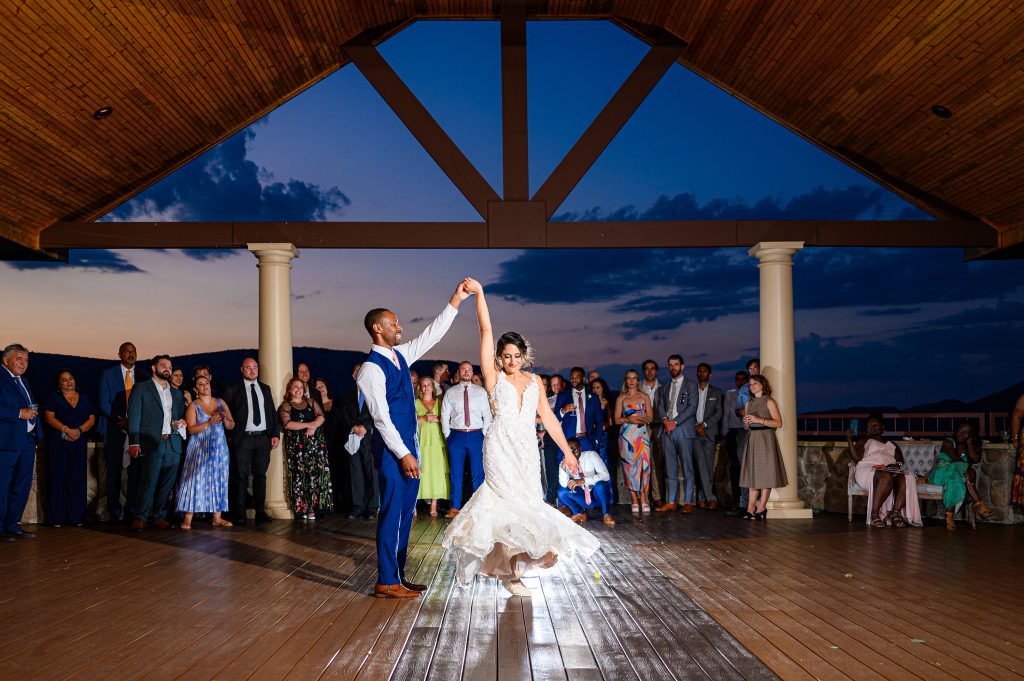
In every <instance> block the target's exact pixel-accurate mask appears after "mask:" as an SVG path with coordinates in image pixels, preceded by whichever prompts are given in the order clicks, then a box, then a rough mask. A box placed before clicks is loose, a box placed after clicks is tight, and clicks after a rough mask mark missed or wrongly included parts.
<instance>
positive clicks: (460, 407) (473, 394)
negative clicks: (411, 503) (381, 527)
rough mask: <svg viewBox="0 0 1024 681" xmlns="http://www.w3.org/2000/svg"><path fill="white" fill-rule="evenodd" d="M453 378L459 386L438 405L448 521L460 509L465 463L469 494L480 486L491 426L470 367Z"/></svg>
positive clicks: (483, 396)
mask: <svg viewBox="0 0 1024 681" xmlns="http://www.w3.org/2000/svg"><path fill="white" fill-rule="evenodd" d="M456 375H457V376H458V378H459V384H458V385H457V386H455V387H454V388H451V389H450V390H449V391H448V392H447V393H445V395H444V399H443V400H442V404H441V430H442V432H443V433H444V437H445V440H446V442H447V445H448V470H449V473H450V476H451V487H450V495H451V500H452V507H451V509H450V510H449V511H448V515H447V516H446V517H448V518H454V517H455V516H456V515H458V513H459V509H461V508H462V501H463V499H462V493H463V486H464V485H465V477H466V464H467V462H468V464H469V470H470V479H471V482H472V485H473V491H474V492H476V490H477V488H478V487H480V485H482V484H483V482H484V459H483V456H484V435H485V434H486V433H487V428H488V427H489V426H490V425H491V405H490V401H489V400H488V397H487V391H486V390H485V389H484V388H482V387H480V386H478V385H473V382H472V379H473V365H472V364H470V363H469V362H462V363H461V364H459V368H458V371H457V373H456ZM421 484H422V483H421Z"/></svg>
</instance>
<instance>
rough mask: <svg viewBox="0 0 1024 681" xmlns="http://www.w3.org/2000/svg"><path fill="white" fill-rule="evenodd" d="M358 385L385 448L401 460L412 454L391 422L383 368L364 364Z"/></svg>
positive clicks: (360, 370)
mask: <svg viewBox="0 0 1024 681" xmlns="http://www.w3.org/2000/svg"><path fill="white" fill-rule="evenodd" d="M356 385H358V386H359V389H360V390H362V391H363V397H364V398H365V399H366V406H367V407H368V408H369V410H370V416H372V417H373V425H374V426H376V428H377V432H378V433H380V436H381V438H382V439H383V440H384V446H385V447H387V448H388V450H389V451H390V452H391V453H392V454H394V455H395V458H396V459H401V458H402V457H404V456H405V455H406V454H411V452H410V451H409V448H408V447H406V446H405V443H404V442H402V436H401V435H400V434H399V433H398V429H397V428H395V424H394V423H392V422H391V409H389V408H388V396H387V379H386V378H385V377H384V372H383V371H381V368H380V367H379V366H377V365H376V364H373V363H371V362H364V363H363V366H362V368H360V369H359V377H358V378H357V379H356Z"/></svg>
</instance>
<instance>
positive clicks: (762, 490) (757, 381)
mask: <svg viewBox="0 0 1024 681" xmlns="http://www.w3.org/2000/svg"><path fill="white" fill-rule="evenodd" d="M747 385H749V386H750V401H748V402H747V404H746V406H745V407H744V408H743V425H744V426H745V427H746V428H747V429H748V430H749V433H748V434H747V446H746V449H745V450H744V452H743V466H742V468H741V469H740V485H742V486H743V487H746V488H748V489H749V494H750V498H749V500H748V501H747V512H746V514H745V515H744V516H743V517H744V518H746V519H747V520H764V519H765V518H766V517H767V514H768V511H767V507H768V495H769V494H771V491H772V489H774V488H776V487H785V486H786V485H788V484H789V478H788V477H786V467H785V464H784V463H783V462H782V453H781V452H780V451H779V441H778V438H776V437H775V431H776V430H778V429H779V428H781V427H782V415H781V414H780V413H779V405H778V404H776V403H775V400H773V399H772V387H771V385H770V384H769V383H768V379H767V378H765V377H764V376H761V375H759V374H757V375H753V376H751V377H750V382H749V383H748V384H747Z"/></svg>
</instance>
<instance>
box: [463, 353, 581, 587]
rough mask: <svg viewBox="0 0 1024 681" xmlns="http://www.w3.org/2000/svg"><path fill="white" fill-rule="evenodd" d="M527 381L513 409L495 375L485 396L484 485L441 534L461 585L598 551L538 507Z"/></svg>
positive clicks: (511, 390) (512, 396) (508, 386)
mask: <svg viewBox="0 0 1024 681" xmlns="http://www.w3.org/2000/svg"><path fill="white" fill-rule="evenodd" d="M531 378H532V380H531V381H530V384H529V385H528V386H527V387H526V389H525V390H524V391H523V401H522V405H519V404H518V395H517V393H516V388H515V386H514V385H513V384H512V383H511V382H510V381H509V380H507V379H506V378H505V374H504V372H498V382H497V383H496V384H495V386H494V393H493V394H492V396H491V397H492V399H491V404H492V406H493V408H494V420H493V421H492V422H491V426H490V428H488V430H487V436H486V437H485V438H484V483H483V484H482V485H480V488H479V489H477V491H476V492H475V493H474V494H473V497H472V498H471V499H470V500H469V502H468V503H466V504H465V505H464V506H463V508H462V511H461V512H460V513H459V515H457V516H455V518H454V519H453V520H452V523H451V525H450V526H449V527H448V531H447V532H445V535H444V547H445V548H446V549H450V550H451V551H453V552H454V553H455V557H456V561H457V567H458V572H457V578H458V581H459V584H461V585H463V586H465V585H467V584H470V583H471V582H472V581H473V579H474V577H475V576H476V575H478V574H482V575H487V576H490V577H497V578H498V579H518V578H519V577H520V576H521V575H523V574H529V573H530V572H531V571H533V570H534V569H535V568H545V567H551V566H552V565H554V563H555V561H556V560H557V559H559V558H561V559H571V558H572V557H573V556H575V555H576V554H580V555H582V556H583V557H589V556H590V555H592V554H593V553H594V552H595V551H596V550H597V549H598V547H599V546H600V542H598V540H597V538H596V537H594V536H593V535H592V534H590V533H589V532H587V531H586V530H584V529H583V528H582V527H580V526H579V525H577V524H575V523H574V522H572V521H571V520H569V518H567V517H566V516H564V515H562V513H560V512H559V511H558V510H556V509H554V508H552V507H551V506H548V505H547V504H546V503H544V491H543V488H542V486H541V476H540V456H539V454H538V451H537V435H536V429H535V419H536V416H537V401H538V399H539V398H540V390H539V389H538V387H537V380H536V378H534V377H531Z"/></svg>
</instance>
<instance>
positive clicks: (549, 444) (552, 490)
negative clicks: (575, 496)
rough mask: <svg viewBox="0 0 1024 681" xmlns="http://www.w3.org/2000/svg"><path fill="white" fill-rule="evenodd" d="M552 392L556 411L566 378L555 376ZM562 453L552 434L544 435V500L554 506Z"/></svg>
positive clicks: (552, 402) (549, 402)
mask: <svg viewBox="0 0 1024 681" xmlns="http://www.w3.org/2000/svg"><path fill="white" fill-rule="evenodd" d="M549 385H550V388H551V392H550V393H549V394H548V406H549V407H551V410H552V411H554V410H555V403H556V402H557V401H558V398H559V395H561V394H562V392H564V391H565V378H563V377H562V376H560V375H558V374H555V375H554V376H552V377H551V379H550V380H549ZM561 454H562V452H561V450H560V449H559V448H558V445H556V444H555V441H554V439H552V437H551V434H550V433H547V432H545V433H544V500H545V501H546V502H548V503H549V504H554V503H555V502H556V501H557V500H558V464H559V462H560V461H561V459H562V456H561Z"/></svg>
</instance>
